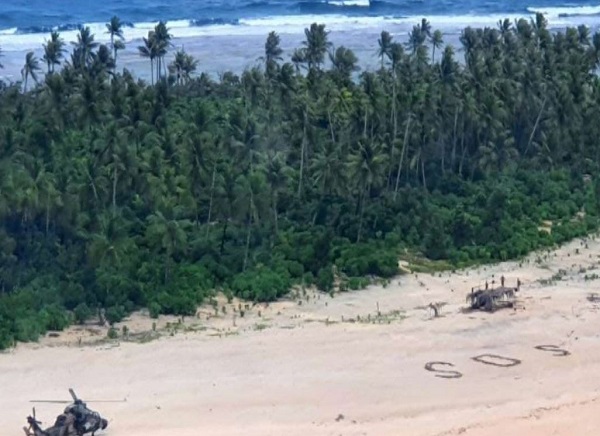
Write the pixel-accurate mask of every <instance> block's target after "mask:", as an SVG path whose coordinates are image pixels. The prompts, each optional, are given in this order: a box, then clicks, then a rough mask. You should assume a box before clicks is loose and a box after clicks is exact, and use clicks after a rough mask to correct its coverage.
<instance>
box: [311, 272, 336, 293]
mask: <svg viewBox="0 0 600 436" xmlns="http://www.w3.org/2000/svg"><path fill="white" fill-rule="evenodd" d="M333 283H334V277H333V271H332V270H331V267H325V268H321V270H320V271H319V274H318V275H317V280H316V282H315V284H316V285H317V289H319V290H320V291H323V292H330V291H331V290H332V289H333Z"/></svg>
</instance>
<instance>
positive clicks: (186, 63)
mask: <svg viewBox="0 0 600 436" xmlns="http://www.w3.org/2000/svg"><path fill="white" fill-rule="evenodd" d="M197 67H198V61H197V60H196V59H194V57H193V56H191V55H189V54H187V53H186V52H185V51H184V50H183V48H182V49H181V50H178V51H177V52H176V53H175V59H174V60H173V62H171V64H170V65H169V72H171V74H174V75H175V83H177V84H178V85H179V84H182V83H186V82H188V81H189V80H190V78H191V74H192V73H194V72H195V71H196V68H197Z"/></svg>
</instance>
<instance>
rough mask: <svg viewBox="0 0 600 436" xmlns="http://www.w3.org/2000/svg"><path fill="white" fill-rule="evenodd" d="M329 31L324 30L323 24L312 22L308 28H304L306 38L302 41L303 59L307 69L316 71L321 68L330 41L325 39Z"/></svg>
mask: <svg viewBox="0 0 600 436" xmlns="http://www.w3.org/2000/svg"><path fill="white" fill-rule="evenodd" d="M328 34H329V32H327V31H325V24H317V23H313V24H311V25H310V28H308V29H304V35H305V36H306V40H305V41H302V45H304V55H305V59H304V61H305V62H306V63H307V64H308V70H309V71H316V70H319V69H320V68H321V64H322V63H323V62H324V61H325V54H326V53H327V49H328V48H329V47H331V43H330V42H329V41H328V40H327V35H328Z"/></svg>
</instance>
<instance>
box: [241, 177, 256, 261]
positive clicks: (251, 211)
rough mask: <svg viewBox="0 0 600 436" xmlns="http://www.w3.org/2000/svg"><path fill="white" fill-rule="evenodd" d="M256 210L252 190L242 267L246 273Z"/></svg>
mask: <svg viewBox="0 0 600 436" xmlns="http://www.w3.org/2000/svg"><path fill="white" fill-rule="evenodd" d="M253 210H254V195H253V192H252V189H250V210H249V212H250V219H249V220H248V233H247V234H246V249H245V251H244V264H243V266H242V271H246V266H248V253H249V252H250V235H251V233H252V218H253V216H254V214H253Z"/></svg>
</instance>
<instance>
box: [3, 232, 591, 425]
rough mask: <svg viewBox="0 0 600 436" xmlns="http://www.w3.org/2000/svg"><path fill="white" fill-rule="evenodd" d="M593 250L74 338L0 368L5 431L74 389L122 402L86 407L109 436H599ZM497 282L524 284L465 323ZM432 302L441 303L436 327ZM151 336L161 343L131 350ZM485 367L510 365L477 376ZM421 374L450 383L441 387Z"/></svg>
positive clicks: (52, 409) (19, 350)
mask: <svg viewBox="0 0 600 436" xmlns="http://www.w3.org/2000/svg"><path fill="white" fill-rule="evenodd" d="M599 250H600V240H599V239H598V238H597V237H590V238H586V239H583V240H581V239H579V240H576V241H573V242H570V243H568V244H565V245H564V246H562V247H560V248H558V249H556V250H553V251H549V250H546V251H539V252H536V253H532V254H531V255H529V256H528V257H527V258H525V259H523V260H521V261H514V262H505V263H500V264H494V265H486V266H481V267H477V268H470V269H467V270H463V271H456V272H454V273H453V272H442V273H419V274H407V275H403V276H399V277H396V278H394V279H392V280H391V282H390V283H388V284H387V285H373V286H370V287H369V288H367V289H366V290H362V291H356V292H346V293H340V294H336V295H335V296H334V297H333V298H332V297H331V296H329V295H327V294H322V293H318V292H314V291H312V290H306V292H301V291H299V292H298V293H297V294H295V295H293V296H290V297H289V298H286V299H284V300H281V301H278V302H274V303H270V304H268V305H266V304H258V305H251V304H249V305H248V307H245V304H248V303H244V302H240V301H237V300H234V301H232V302H231V303H228V302H227V300H225V299H223V298H221V299H219V300H218V302H217V306H216V309H215V308H213V307H212V306H210V305H207V306H204V307H202V308H200V310H199V312H198V314H197V316H196V317H190V318H184V319H177V318H175V317H160V318H159V319H158V320H152V319H151V318H149V317H148V316H147V315H145V314H143V313H138V314H134V315H132V316H131V317H130V318H129V319H127V320H125V321H124V323H121V324H117V325H116V328H117V331H118V332H119V335H120V336H121V338H119V339H115V340H107V339H106V338H105V335H106V327H103V328H95V327H90V326H88V328H87V329H86V328H81V327H73V328H70V329H69V330H67V331H65V332H61V333H59V334H58V337H51V336H52V335H48V336H47V337H46V338H44V339H42V340H41V341H40V343H36V344H19V345H18V346H17V347H16V349H12V350H10V351H8V352H5V353H2V354H0V384H1V385H2V386H3V388H4V389H2V391H1V392H0V410H3V412H4V413H3V414H1V415H0V427H1V428H4V429H6V431H7V432H8V433H7V434H15V435H16V434H18V433H19V432H18V430H19V429H20V427H21V425H22V424H23V423H24V422H25V421H24V418H25V416H27V414H28V413H29V412H30V410H29V409H28V408H29V407H30V406H31V405H32V404H31V403H29V402H28V401H29V400H31V399H33V398H34V397H36V398H47V399H62V398H65V396H68V393H67V392H66V389H67V388H68V387H73V388H74V389H75V390H76V391H77V393H78V394H79V395H80V396H81V397H82V398H84V399H85V398H86V397H87V398H92V397H95V398H126V399H127V401H126V402H124V403H115V404H108V403H107V404H97V405H95V404H90V407H92V408H94V409H96V410H98V411H99V412H101V413H102V414H103V415H106V416H107V417H108V418H109V420H110V424H109V428H108V429H107V431H106V432H104V433H103V434H107V435H110V436H125V435H127V436H137V435H142V434H143V435H145V436H163V435H164V436H166V435H170V434H173V433H174V432H175V431H176V432H177V434H178V435H181V436H188V435H189V436H191V435H194V434H197V432H198V431H201V432H203V433H205V434H210V435H238V434H239V435H242V434H243V435H245V436H259V435H260V436H264V435H281V434H286V435H292V436H293V435H306V434H311V435H329V434H345V435H346V434H347V435H359V434H377V435H380V436H397V435H417V436H419V435H442V434H444V435H453V434H468V435H480V436H483V435H502V434H519V435H530V436H532V435H535V436H538V435H539V436H542V435H544V436H546V435H548V434H556V435H573V434H577V435H588V434H589V435H592V434H596V433H597V431H598V429H600V418H599V417H598V416H597V414H595V413H594V410H597V406H598V402H599V401H600V382H599V381H598V380H600V377H599V376H600V342H598V338H599V334H598V331H599V327H600V319H599V318H598V312H599V311H600V306H599V305H598V303H597V302H594V301H592V300H590V299H589V295H590V293H593V292H597V291H599V290H600V281H599V280H594V277H597V275H596V274H597V273H598V272H600V257H599V256H598V255H597V254H596V253H598V252H599ZM500 276H504V277H505V279H506V282H507V284H508V285H511V284H513V282H516V280H517V279H519V280H520V281H521V282H522V283H523V285H522V288H521V291H519V295H518V304H517V306H516V308H515V309H505V310H499V311H496V312H495V313H485V312H472V313H465V312H464V311H463V310H464V308H465V295H466V294H467V293H468V292H469V290H470V289H471V287H473V286H480V285H482V284H483V283H484V282H485V281H486V280H487V281H490V282H491V281H492V280H494V281H498V280H499V278H500ZM590 277H591V278H590ZM432 302H437V303H444V304H443V305H442V309H441V313H440V316H439V317H434V316H433V314H432V312H431V311H430V310H429V309H428V308H427V306H428V304H429V303H432ZM223 308H225V309H223ZM239 309H242V310H244V312H245V316H243V317H242V316H240V310H239ZM378 311H379V312H378ZM153 323H156V325H155V326H154V327H155V328H154V329H153V328H152V327H153V326H152V324H153ZM124 325H126V326H128V328H127V334H128V335H131V339H130V340H125V339H123V338H122V334H123V333H122V332H123V326H124ZM90 329H91V330H94V329H96V333H94V334H92V333H90V332H89V330H90ZM153 330H156V332H159V333H160V337H154V338H151V339H150V340H147V341H146V340H144V339H142V338H143V337H142V336H140V334H142V333H144V332H145V333H146V334H148V333H149V332H152V331H153ZM86 335H87V336H86ZM94 335H95V336H94ZM157 336H158V335H157ZM82 337H83V340H82V343H81V344H80V340H81V339H80V338H82ZM86 342H87V343H88V346H84V345H85V343H86ZM540 346H546V348H545V349H544V348H542V349H540V348H539V347H540ZM548 346H551V347H550V348H548ZM536 347H538V348H536ZM553 347H554V348H553ZM557 350H564V351H565V352H566V353H564V354H563V353H561V352H560V351H557ZM486 354H488V355H499V356H502V358H503V359H504V360H500V361H498V360H494V359H495V358H494V357H490V356H487V357H485V356H484V357H481V358H480V359H483V360H484V362H481V361H477V360H476V359H475V360H474V358H477V357H478V356H481V355H486ZM511 359H514V361H518V363H517V364H514V365H512V366H511V365H507V366H505V367H501V366H495V365H493V364H484V363H485V361H488V362H489V361H492V362H496V363H498V362H499V363H501V364H506V362H508V363H509V364H510V362H511V361H512V362H514V361H513V360H511ZM428 362H446V363H448V364H450V365H452V366H450V365H445V366H444V365H442V366H439V365H438V366H437V367H436V368H437V369H438V370H446V371H458V373H460V377H458V378H440V377H436V375H440V374H441V375H444V373H440V372H437V373H436V372H429V371H427V370H426V369H425V365H426V364H427V363H428ZM60 408H61V407H60V406H57V405H45V406H41V405H38V409H37V413H38V417H39V418H40V419H42V420H43V421H44V422H45V424H49V422H50V421H51V420H52V419H53V416H54V415H55V414H56V413H59V412H60Z"/></svg>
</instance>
